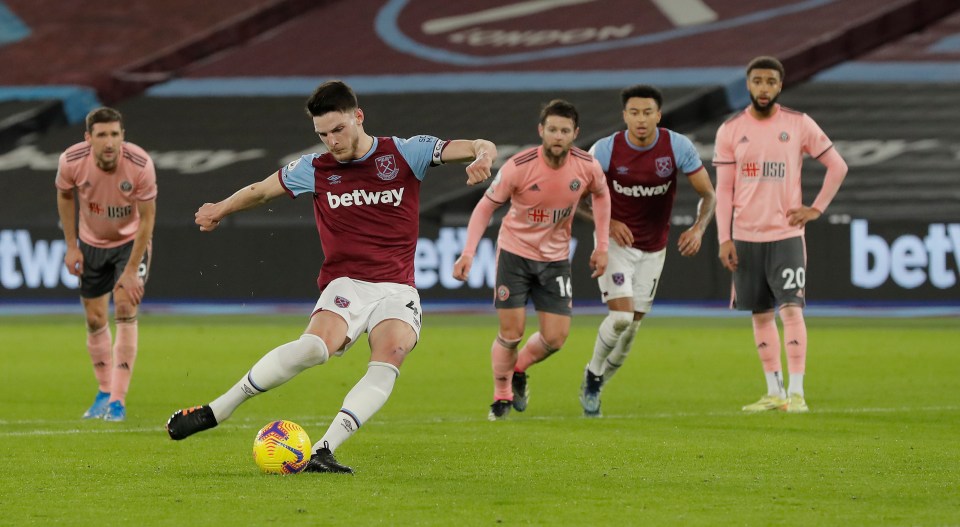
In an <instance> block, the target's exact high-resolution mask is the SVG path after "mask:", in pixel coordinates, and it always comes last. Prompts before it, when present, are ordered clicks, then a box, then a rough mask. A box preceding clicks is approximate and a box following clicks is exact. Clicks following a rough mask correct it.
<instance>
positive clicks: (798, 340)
mask: <svg viewBox="0 0 960 527" xmlns="http://www.w3.org/2000/svg"><path fill="white" fill-rule="evenodd" d="M780 320H782V321H783V342H784V344H785V345H786V346H787V366H788V367H789V368H790V373H791V374H794V373H804V371H805V370H806V366H807V323H806V321H804V320H803V310H802V309H800V308H799V307H792V308H785V309H781V310H780Z"/></svg>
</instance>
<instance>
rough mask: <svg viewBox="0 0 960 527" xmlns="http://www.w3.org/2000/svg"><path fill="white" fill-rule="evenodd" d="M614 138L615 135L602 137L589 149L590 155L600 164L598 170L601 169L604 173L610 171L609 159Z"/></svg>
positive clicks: (611, 154) (611, 155)
mask: <svg viewBox="0 0 960 527" xmlns="http://www.w3.org/2000/svg"><path fill="white" fill-rule="evenodd" d="M617 133H620V132H617ZM616 136H617V134H613V135H609V136H607V137H604V138H603V139H601V140H599V141H597V142H596V143H593V146H591V147H590V154H592V155H593V158H594V159H596V160H597V162H599V163H600V168H602V169H603V171H604V172H607V171H609V170H610V158H612V157H613V138H614V137H616Z"/></svg>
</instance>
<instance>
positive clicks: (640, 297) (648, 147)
mask: <svg viewBox="0 0 960 527" xmlns="http://www.w3.org/2000/svg"><path fill="white" fill-rule="evenodd" d="M620 99H621V102H622V104H623V121H624V123H626V125H627V129H626V130H625V131H622V132H617V133H615V134H613V135H610V136H608V137H605V138H603V139H601V140H599V141H597V142H596V143H595V144H594V145H593V147H592V148H591V149H590V153H591V154H593V156H594V157H595V158H597V161H599V162H600V166H601V167H602V168H603V171H604V173H606V176H607V188H608V189H609V190H610V201H611V207H612V210H611V212H610V240H611V242H610V260H609V263H608V265H607V270H606V272H605V273H603V274H602V275H601V276H600V278H599V279H598V283H599V285H600V293H601V298H602V300H603V301H604V302H606V304H607V309H608V310H609V314H608V315H607V317H606V318H604V319H603V322H601V323H600V328H599V329H598V330H597V339H596V342H595V344H594V346H593V356H592V357H591V359H590V362H589V363H588V364H587V366H586V368H584V371H583V381H582V382H581V384H580V404H581V406H583V414H584V415H585V416H587V417H599V416H600V391H601V389H602V388H603V386H604V385H605V384H606V383H607V382H609V381H610V379H611V378H612V377H613V375H614V374H615V373H617V370H619V369H620V367H621V366H623V363H624V361H626V359H627V354H629V353H630V349H631V348H632V347H633V340H634V338H635V337H636V334H637V330H638V329H639V328H640V322H641V320H643V317H644V315H646V314H647V313H649V312H650V309H651V308H652V307H653V299H654V297H655V296H656V294H657V286H658V285H660V274H661V272H662V271H663V264H664V261H665V260H666V257H667V249H666V247H667V236H668V235H669V233H670V217H671V214H672V211H673V202H674V199H675V197H676V194H677V179H678V174H681V173H682V174H684V175H686V177H687V180H688V181H689V182H690V185H691V186H692V187H693V189H694V190H695V191H696V192H697V194H699V195H700V203H699V205H698V207H697V219H696V221H694V222H693V225H691V226H690V228H688V229H686V230H685V231H683V232H682V233H680V239H679V240H678V242H677V248H678V249H679V251H680V254H681V255H683V256H693V255H695V254H697V253H698V252H699V251H700V243H701V240H702V238H703V233H704V231H705V230H706V229H707V225H709V224H710V221H711V220H712V219H713V209H714V205H715V204H716V195H715V194H714V191H713V184H711V183H710V175H709V174H707V171H706V169H705V168H704V167H703V163H702V162H701V161H700V155H699V154H698V153H697V150H696V148H695V147H694V146H693V143H691V142H690V140H689V139H687V138H686V137H685V136H683V135H681V134H678V133H676V132H674V131H672V130H668V129H666V128H659V127H658V126H657V125H658V124H659V123H660V119H661V117H662V114H661V112H660V109H661V108H662V107H663V95H662V94H661V93H660V90H658V89H657V88H655V87H653V86H649V85H645V84H638V85H636V86H630V87H628V88H625V89H624V90H623V91H622V92H621V93H620ZM580 214H581V216H584V217H587V218H590V214H589V213H588V212H587V211H586V210H583V211H582V212H581V213H580Z"/></svg>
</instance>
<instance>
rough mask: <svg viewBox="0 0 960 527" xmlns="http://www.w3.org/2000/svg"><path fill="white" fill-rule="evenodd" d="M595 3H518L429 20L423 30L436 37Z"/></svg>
mask: <svg viewBox="0 0 960 527" xmlns="http://www.w3.org/2000/svg"><path fill="white" fill-rule="evenodd" d="M595 1H596V0H530V1H529V2H518V3H516V4H509V5H505V6H500V7H494V8H491V9H484V10H483V11H477V12H475V13H467V14H465V15H457V16H448V17H444V18H435V19H433V20H427V21H426V22H424V23H423V25H422V26H421V28H422V29H423V32H424V33H426V34H428V35H435V34H437V33H446V32H448V31H453V30H454V29H460V28H462V27H467V26H475V25H477V24H485V23H487V22H498V21H500V20H509V19H511V18H520V17H524V16H528V15H532V14H535V13H540V12H543V11H550V10H551V9H556V8H558V7H566V6H568V5H575V4H586V3H589V2H595Z"/></svg>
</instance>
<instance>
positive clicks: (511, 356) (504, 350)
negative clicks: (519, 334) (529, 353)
mask: <svg viewBox="0 0 960 527" xmlns="http://www.w3.org/2000/svg"><path fill="white" fill-rule="evenodd" d="M518 344H520V339H517V340H506V339H504V338H503V337H501V336H500V335H497V338H496V339H494V341H493V345H492V346H491V347H490V364H491V366H492V367H493V400H494V401H501V400H506V401H512V400H513V387H512V384H511V382H510V381H511V379H512V378H513V367H514V366H515V365H516V363H517V345H518Z"/></svg>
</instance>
